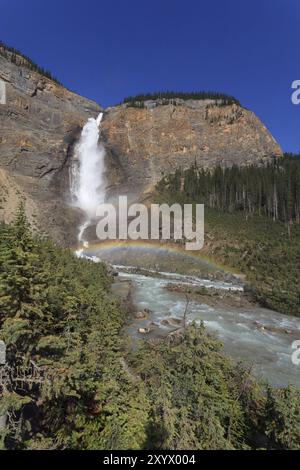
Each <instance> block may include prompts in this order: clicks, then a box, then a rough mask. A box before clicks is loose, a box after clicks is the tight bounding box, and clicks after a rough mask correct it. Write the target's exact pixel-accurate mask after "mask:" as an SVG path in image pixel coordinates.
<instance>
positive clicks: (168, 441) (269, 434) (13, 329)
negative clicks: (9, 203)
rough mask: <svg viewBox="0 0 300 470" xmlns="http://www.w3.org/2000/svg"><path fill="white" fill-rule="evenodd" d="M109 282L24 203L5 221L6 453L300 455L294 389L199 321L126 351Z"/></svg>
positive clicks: (0, 270)
mask: <svg viewBox="0 0 300 470" xmlns="http://www.w3.org/2000/svg"><path fill="white" fill-rule="evenodd" d="M111 282H112V279H111V278H110V276H109V275H108V273H107V271H106V268H105V266H104V265H103V264H102V263H97V264H95V263H93V262H91V261H89V260H85V259H77V258H76V257H75V256H74V255H73V253H72V252H70V251H68V250H63V249H60V248H58V247H56V246H54V245H53V244H52V243H50V242H49V241H47V240H41V239H39V238H37V237H36V236H34V235H32V233H31V231H30V228H29V226H28V223H27V221H26V218H25V215H24V210H23V208H20V210H19V212H18V214H17V217H16V220H15V223H14V224H12V225H11V226H6V225H1V226H0V285H1V297H0V339H1V340H2V341H4V342H5V344H6V348H7V357H6V364H5V365H0V391H1V395H0V423H2V425H1V424H0V442H1V446H2V448H4V449H68V448H72V449H107V450H109V449H145V448H146V449H254V448H269V449H299V448H300V393H299V391H298V390H297V389H295V388H293V387H292V386H290V387H288V388H284V389H277V390H274V389H271V388H270V387H268V386H265V385H263V384H260V383H259V382H257V381H256V380H255V379H254V378H253V377H252V375H251V371H249V370H247V369H245V368H244V367H243V366H242V365H241V364H238V365H235V364H234V363H233V362H232V361H231V360H230V359H228V358H227V357H226V356H224V354H223V352H222V346H221V344H220V343H219V342H218V341H217V340H216V339H215V338H214V337H213V336H211V335H209V334H208V333H207V332H206V330H205V329H204V327H203V326H200V327H199V326H195V325H191V326H190V327H188V328H187V329H186V330H183V331H182V332H181V334H180V335H178V336H177V337H176V339H175V341H173V342H171V340H167V339H165V340H161V341H156V342H154V343H153V342H152V343H150V342H149V343H148V342H142V343H141V345H140V346H139V347H138V348H136V349H134V350H133V349H131V348H130V347H129V345H128V342H127V341H126V338H125V337H124V329H123V325H124V322H125V321H126V315H127V314H126V312H125V311H124V309H123V308H122V307H121V306H120V305H119V304H118V302H117V301H116V300H115V298H114V297H113V296H112V294H111V292H110V284H111ZM1 417H2V420H1ZM3 417H6V426H3Z"/></svg>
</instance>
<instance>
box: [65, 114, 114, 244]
mask: <svg viewBox="0 0 300 470" xmlns="http://www.w3.org/2000/svg"><path fill="white" fill-rule="evenodd" d="M102 117H103V113H100V114H99V116H98V118H97V119H94V118H89V119H88V121H87V122H86V124H85V125H84V127H83V129H82V132H81V136H80V140H79V142H78V144H77V145H76V147H75V159H74V161H73V165H72V167H71V174H70V176H71V182H70V190H71V197H72V204H73V205H74V206H76V207H79V208H80V209H81V210H82V211H83V212H84V214H85V220H84V222H83V223H82V224H81V225H80V226H79V228H78V241H79V242H81V243H83V244H84V243H87V242H85V240H84V238H83V237H84V232H85V230H86V228H87V227H89V225H91V223H92V221H93V219H94V218H95V215H96V209H97V207H98V205H99V204H101V203H103V202H104V200H105V188H106V182H105V176H104V173H105V162H104V159H105V149H104V147H103V145H101V144H99V143H98V141H99V134H100V131H99V127H100V124H101V120H102Z"/></svg>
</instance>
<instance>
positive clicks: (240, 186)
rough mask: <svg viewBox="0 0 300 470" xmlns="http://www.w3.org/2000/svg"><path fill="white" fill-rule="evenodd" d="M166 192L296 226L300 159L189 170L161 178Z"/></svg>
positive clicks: (299, 215)
mask: <svg viewBox="0 0 300 470" xmlns="http://www.w3.org/2000/svg"><path fill="white" fill-rule="evenodd" d="M165 188H168V189H169V190H170V192H171V193H178V192H181V191H182V193H183V194H184V195H185V196H186V197H187V198H190V199H192V200H193V202H197V203H203V204H205V206H207V207H210V208H212V209H217V210H220V211H222V212H230V213H232V212H243V213H245V214H250V215H251V214H258V215H264V216H266V217H269V218H272V219H273V220H274V221H275V220H280V221H282V222H285V223H287V224H291V223H299V222H300V156H291V155H288V154H287V155H285V156H284V157H283V158H274V159H273V161H272V162H269V163H267V164H266V165H263V164H262V165H249V166H244V167H240V166H237V165H233V166H232V167H222V166H220V165H219V166H217V167H215V168H213V169H210V168H208V169H205V168H198V167H197V165H194V166H192V167H191V168H190V169H188V170H186V171H182V170H180V169H178V170H176V172H175V173H174V175H169V176H167V177H166V178H164V179H163V180H162V181H161V182H160V183H159V184H158V186H157V189H158V190H163V189H165Z"/></svg>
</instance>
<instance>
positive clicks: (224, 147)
mask: <svg viewBox="0 0 300 470" xmlns="http://www.w3.org/2000/svg"><path fill="white" fill-rule="evenodd" d="M102 135H103V138H104V139H105V141H106V147H107V149H108V150H109V151H111V153H112V154H113V155H114V156H115V157H116V158H117V159H118V161H119V166H120V167H121V168H122V172H123V175H124V183H125V186H126V188H127V190H129V191H130V190H131V191H133V192H135V193H137V194H139V193H141V192H145V191H147V190H151V189H152V188H153V185H154V184H155V183H156V182H157V181H158V180H160V179H161V178H162V176H163V175H164V174H169V173H172V172H174V169H175V168H177V167H182V168H189V167H190V166H191V165H192V164H193V163H194V162H197V164H198V165H200V166H204V167H212V166H214V165H216V164H222V165H232V164H237V165H247V164H249V163H258V162H260V161H261V160H266V159H270V157H271V156H274V155H277V156H280V155H282V150H281V148H280V147H279V145H278V144H277V143H276V141H275V140H274V138H273V137H272V135H271V134H270V132H269V131H268V130H267V129H266V127H265V126H264V125H263V124H262V123H261V121H260V120H259V119H258V118H257V117H256V116H255V114H254V113H252V112H251V111H248V110H246V109H244V108H242V107H240V106H238V105H236V104H232V105H227V106H221V105H220V103H218V102H216V101H212V100H203V101H194V100H187V101H183V100H180V99H177V100H175V103H174V104H167V105H160V104H159V102H151V101H149V102H146V103H145V106H144V108H142V109H139V108H135V107H127V105H122V106H117V107H114V108H109V109H108V110H107V112H106V114H105V118H104V121H103V126H102Z"/></svg>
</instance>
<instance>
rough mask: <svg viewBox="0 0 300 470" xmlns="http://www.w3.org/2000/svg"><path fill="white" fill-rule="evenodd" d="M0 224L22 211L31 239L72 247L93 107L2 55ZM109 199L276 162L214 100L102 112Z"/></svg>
mask: <svg viewBox="0 0 300 470" xmlns="http://www.w3.org/2000/svg"><path fill="white" fill-rule="evenodd" d="M0 79H1V80H0V83H1V89H0V94H1V96H0V170H1V171H0V197H1V204H0V219H2V220H5V221H7V222H9V221H10V220H11V218H12V214H13V213H14V212H15V209H16V207H17V206H18V204H19V202H20V201H25V202H26V208H27V212H28V216H29V218H30V220H31V222H32V224H33V225H34V226H36V228H37V230H39V231H44V232H46V233H48V234H50V236H52V238H54V239H56V240H57V241H58V242H59V243H61V244H65V245H66V244H71V243H73V242H75V238H76V226H77V224H78V222H79V221H80V220H81V219H82V214H81V213H80V211H79V210H76V209H74V208H72V207H70V204H69V200H68V197H69V168H70V165H71V161H72V158H73V150H74V144H75V143H76V140H77V139H78V137H79V134H80V131H81V128H82V126H83V124H84V123H85V122H86V120H87V119H88V118H89V117H96V115H97V114H98V113H99V112H100V110H101V108H100V106H99V105H98V104H96V103H95V102H93V101H90V100H88V99H85V98H83V97H81V96H79V95H77V94H76V93H73V92H71V91H69V90H67V89H65V88H64V87H62V86H61V85H59V84H58V83H56V82H55V81H53V80H51V79H50V78H48V77H46V76H44V75H42V74H40V73H38V71H35V70H32V68H31V67H30V63H28V62H27V60H26V59H25V58H23V57H22V56H19V55H15V54H13V57H12V53H10V52H9V51H7V50H6V49H4V48H3V47H2V46H1V45H0ZM102 138H103V140H104V144H105V146H106V150H107V156H106V163H107V182H108V194H109V195H111V196H113V195H118V194H126V193H129V194H131V195H132V197H133V198H134V199H139V198H142V197H143V196H144V195H146V194H147V193H148V192H149V191H151V190H152V189H153V187H154V185H155V183H156V182H157V181H159V180H160V179H161V177H162V176H163V175H164V174H169V173H171V172H173V171H174V170H175V169H176V168H177V167H182V168H188V167H190V166H191V165H192V164H193V163H194V162H195V161H196V162H197V164H199V165H203V166H205V167H211V166H214V165H216V164H217V163H221V164H224V165H232V164H233V163H236V164H238V165H246V164H249V163H255V162H259V161H261V160H265V159H269V158H270V157H271V156H273V155H281V154H282V151H281V149H280V147H279V145H278V144H277V143H276V142H275V140H274V139H273V137H272V135H271V134H270V133H269V132H268V130H267V129H266V128H265V126H264V125H263V124H262V123H261V122H260V120H259V119H258V118H257V117H256V116H255V115H254V114H253V113H252V112H250V111H248V110H246V109H244V108H242V107H240V106H238V105H237V104H231V105H222V103H220V102H218V101H214V100H199V101H198V100H186V101H183V100H181V99H175V100H172V103H170V104H166V103H161V102H160V101H159V100H158V101H155V102H153V101H148V102H146V103H145V105H144V107H143V108H136V107H131V106H129V105H128V104H124V105H120V106H115V107H111V108H108V109H107V110H106V111H105V113H104V119H103V122H102Z"/></svg>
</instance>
